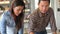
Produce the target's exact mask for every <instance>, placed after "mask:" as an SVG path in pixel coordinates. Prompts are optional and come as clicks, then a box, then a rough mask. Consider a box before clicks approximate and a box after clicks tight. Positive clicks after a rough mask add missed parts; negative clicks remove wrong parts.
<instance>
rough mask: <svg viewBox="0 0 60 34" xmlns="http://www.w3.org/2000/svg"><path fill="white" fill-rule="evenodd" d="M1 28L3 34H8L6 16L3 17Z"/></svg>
mask: <svg viewBox="0 0 60 34" xmlns="http://www.w3.org/2000/svg"><path fill="white" fill-rule="evenodd" d="M0 28H1V34H6V20H5V16H4V14H3V15H2V17H1V22H0Z"/></svg>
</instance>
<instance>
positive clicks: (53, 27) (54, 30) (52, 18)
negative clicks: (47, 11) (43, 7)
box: [50, 10, 57, 34]
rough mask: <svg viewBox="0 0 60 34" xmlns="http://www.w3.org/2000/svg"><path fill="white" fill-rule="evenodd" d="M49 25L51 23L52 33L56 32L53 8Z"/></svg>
mask: <svg viewBox="0 0 60 34" xmlns="http://www.w3.org/2000/svg"><path fill="white" fill-rule="evenodd" d="M50 25H51V30H52V32H53V34H57V32H56V30H57V27H56V22H55V17H54V12H53V10H52V12H51V16H50Z"/></svg>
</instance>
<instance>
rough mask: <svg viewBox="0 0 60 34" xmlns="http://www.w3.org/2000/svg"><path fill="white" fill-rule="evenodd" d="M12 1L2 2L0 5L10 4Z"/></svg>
mask: <svg viewBox="0 0 60 34" xmlns="http://www.w3.org/2000/svg"><path fill="white" fill-rule="evenodd" d="M9 3H10V1H0V4H9Z"/></svg>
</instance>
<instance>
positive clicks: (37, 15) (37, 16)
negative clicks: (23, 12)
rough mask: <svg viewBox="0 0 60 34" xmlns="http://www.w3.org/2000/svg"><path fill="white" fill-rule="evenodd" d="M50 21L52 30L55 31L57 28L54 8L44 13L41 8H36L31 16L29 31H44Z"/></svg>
mask: <svg viewBox="0 0 60 34" xmlns="http://www.w3.org/2000/svg"><path fill="white" fill-rule="evenodd" d="M48 23H50V25H51V30H52V31H53V32H55V31H56V30H57V28H56V24H55V18H54V12H53V9H52V8H49V9H48V11H47V12H46V13H45V14H44V15H42V13H41V12H40V10H39V9H36V10H35V11H34V12H33V13H32V14H31V15H30V17H29V31H30V32H34V31H36V32H41V31H44V30H45V28H46V27H47V25H48Z"/></svg>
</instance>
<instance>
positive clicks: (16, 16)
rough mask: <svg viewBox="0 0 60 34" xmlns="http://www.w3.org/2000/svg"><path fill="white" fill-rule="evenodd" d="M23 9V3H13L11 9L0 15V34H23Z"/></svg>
mask: <svg viewBox="0 0 60 34" xmlns="http://www.w3.org/2000/svg"><path fill="white" fill-rule="evenodd" d="M24 8H25V4H24V2H23V1H21V0H14V1H13V3H12V5H11V8H10V9H9V10H8V11H6V12H4V13H3V15H2V18H1V22H0V26H1V27H0V28H1V34H17V33H18V34H23V19H24Z"/></svg>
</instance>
